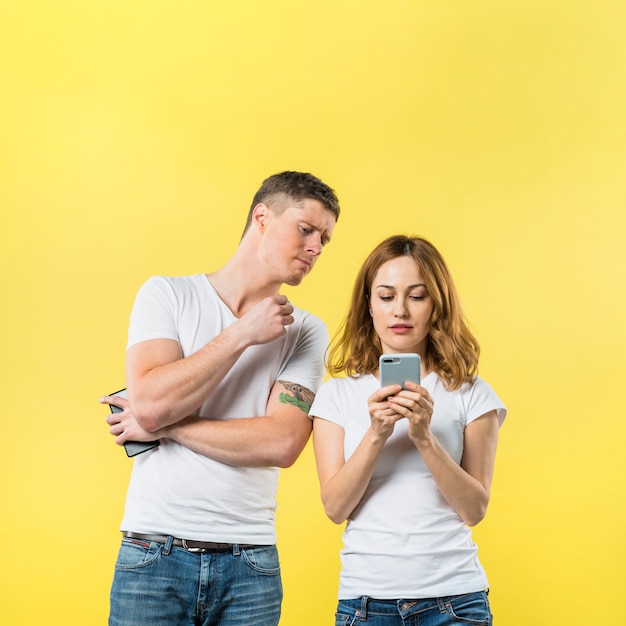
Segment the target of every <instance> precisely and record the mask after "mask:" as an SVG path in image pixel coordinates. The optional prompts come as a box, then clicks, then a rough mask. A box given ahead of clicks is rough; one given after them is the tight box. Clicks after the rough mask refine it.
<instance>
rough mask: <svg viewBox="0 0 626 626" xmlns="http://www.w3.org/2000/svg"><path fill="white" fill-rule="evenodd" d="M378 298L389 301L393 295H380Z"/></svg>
mask: <svg viewBox="0 0 626 626" xmlns="http://www.w3.org/2000/svg"><path fill="white" fill-rule="evenodd" d="M380 299H381V300H382V301H383V302H389V301H391V300H393V296H380Z"/></svg>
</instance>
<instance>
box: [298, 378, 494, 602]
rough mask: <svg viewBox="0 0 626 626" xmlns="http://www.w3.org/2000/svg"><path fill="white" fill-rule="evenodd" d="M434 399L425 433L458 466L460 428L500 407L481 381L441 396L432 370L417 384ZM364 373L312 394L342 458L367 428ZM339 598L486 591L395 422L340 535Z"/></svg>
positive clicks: (470, 553) (469, 550)
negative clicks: (334, 432) (338, 430)
mask: <svg viewBox="0 0 626 626" xmlns="http://www.w3.org/2000/svg"><path fill="white" fill-rule="evenodd" d="M422 385H423V386H424V387H425V388H426V389H428V391H429V393H430V394H431V396H432V397H433V400H434V412H433V416H432V420H431V429H432V431H433V433H434V434H435V436H436V437H437V439H438V440H439V441H440V442H441V445H442V446H443V447H444V448H445V449H446V451H447V452H448V453H449V454H450V456H451V457H452V458H453V459H454V460H455V461H456V462H457V463H459V464H460V462H461V458H462V456H463V431H464V429H465V426H467V424H469V423H470V422H472V421H473V420H475V419H476V418H478V417H480V416H481V415H484V414H485V413H488V412H489V411H492V410H494V409H495V410H496V411H497V412H498V419H499V421H500V424H502V422H503V421H504V418H505V416H506V409H505V408H504V405H503V404H502V402H501V401H500V400H499V398H498V397H497V396H496V394H495V393H494V392H493V390H492V389H491V387H490V386H489V385H488V384H487V383H486V382H485V381H483V380H481V379H477V380H476V381H475V382H474V383H473V384H471V385H469V384H466V385H464V386H463V387H462V388H461V389H460V390H459V391H452V392H450V391H446V389H445V388H444V386H443V383H442V381H441V380H440V378H439V377H438V376H437V374H435V373H430V374H428V375H427V376H426V377H424V379H423V380H422ZM379 386H380V383H379V381H378V380H377V379H376V377H374V376H372V375H366V376H361V377H357V378H333V379H330V380H328V381H327V382H326V383H324V384H323V385H322V387H321V388H320V389H319V391H318V393H317V395H316V397H315V400H314V402H313V405H312V407H311V411H310V415H312V416H315V417H316V418H323V419H325V420H328V421H331V422H333V423H335V424H338V425H339V426H341V427H342V428H343V429H344V433H345V443H344V454H345V458H346V459H348V458H349V457H350V456H351V455H352V453H353V452H354V450H355V449H356V447H357V446H358V444H359V443H360V441H361V439H362V438H363V435H364V434H365V432H366V431H367V429H368V427H369V425H370V416H369V411H368V407H367V399H368V397H369V396H370V395H371V394H372V393H373V392H374V391H375V390H376V389H377V388H378V387H379ZM341 563H342V569H341V575H340V585H339V598H340V599H350V598H358V597H361V596H369V597H372V598H378V599H398V598H432V597H441V596H447V595H455V594H460V593H470V592H474V591H480V590H483V589H485V588H487V586H488V584H487V577H486V575H485V572H484V570H483V568H482V566H481V564H480V562H479V560H478V554H477V548H476V545H475V544H474V542H473V541H472V534H471V530H470V529H469V528H468V527H467V526H466V525H465V524H464V523H463V521H462V520H461V518H460V517H459V516H458V515H457V514H456V513H455V512H454V510H453V509H452V507H451V506H450V505H449V504H448V503H447V502H446V501H445V500H444V498H443V496H442V495H441V493H440V492H439V489H438V488H437V485H436V484H435V481H434V480H433V478H432V476H431V475H430V473H429V471H428V469H427V468H426V465H425V463H424V461H423V459H422V457H421V455H420V453H419V452H418V451H417V448H416V447H415V445H414V444H413V443H412V442H411V441H410V439H409V438H408V422H407V421H406V420H400V421H399V422H398V423H396V426H395V428H394V432H393V434H392V435H391V437H389V439H388V440H387V442H386V444H385V447H384V448H383V450H382V452H381V454H380V457H379V459H378V462H377V464H376V467H375V469H374V474H373V476H372V480H371V481H370V484H369V486H368V487H367V490H366V492H365V494H364V496H363V498H362V500H361V502H360V503H359V504H358V506H357V507H356V509H355V510H354V511H353V512H352V515H351V516H350V518H349V519H348V522H347V525H346V529H345V531H344V534H343V550H342V552H341Z"/></svg>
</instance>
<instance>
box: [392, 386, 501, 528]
mask: <svg viewBox="0 0 626 626" xmlns="http://www.w3.org/2000/svg"><path fill="white" fill-rule="evenodd" d="M407 387H408V390H407V391H403V392H401V393H400V394H398V395H397V396H395V397H394V398H390V402H391V404H392V405H393V406H395V408H396V410H397V411H398V412H399V413H402V414H403V415H405V416H406V417H407V418H408V420H409V438H410V439H411V441H413V443H414V444H415V446H416V448H417V449H418V450H419V452H420V454H421V455H422V458H423V459H424V462H425V463H426V466H427V467H428V469H429V471H430V473H431V475H432V477H433V479H434V481H435V483H436V484H437V487H438V488H439V491H440V492H441V494H442V495H443V497H444V498H445V499H446V501H447V502H448V504H449V505H450V506H451V507H452V508H453V509H454V510H455V511H456V512H457V514H458V515H459V516H460V517H461V519H462V520H463V521H464V522H465V523H466V524H467V525H468V526H475V525H476V524H478V522H480V521H481V520H482V519H483V518H484V517H485V514H486V513H487V506H488V504H489V497H490V493H491V482H492V480H493V471H494V465H495V459H496V448H497V446H498V431H499V423H498V416H497V412H496V411H489V412H488V413H485V414H484V415H482V416H480V417H479V418H477V419H476V420H474V421H473V422H471V423H470V424H468V425H467V426H466V428H465V431H464V434H463V458H462V460H461V465H458V464H457V463H456V462H455V461H454V459H452V457H451V456H450V455H449V454H448V453H447V452H446V450H445V449H444V448H443V446H442V445H441V443H440V442H439V440H438V439H437V437H435V435H434V434H433V433H432V431H431V430H430V418H431V416H432V401H431V400H430V397H429V396H427V395H426V394H424V393H423V392H424V391H425V390H424V389H422V388H419V387H418V386H417V385H414V384H413V383H408V385H407Z"/></svg>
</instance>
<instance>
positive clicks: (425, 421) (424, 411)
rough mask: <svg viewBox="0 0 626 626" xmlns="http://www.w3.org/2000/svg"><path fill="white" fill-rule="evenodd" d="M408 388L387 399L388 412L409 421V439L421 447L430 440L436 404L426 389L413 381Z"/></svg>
mask: <svg viewBox="0 0 626 626" xmlns="http://www.w3.org/2000/svg"><path fill="white" fill-rule="evenodd" d="M406 386H407V388H406V389H402V388H400V391H399V392H397V393H396V394H395V395H392V396H389V398H387V404H388V407H389V409H388V410H390V411H391V412H392V413H393V414H395V415H398V416H400V417H406V418H407V419H408V420H409V438H410V439H411V441H413V442H414V443H415V445H416V446H418V447H419V444H420V443H422V442H426V441H428V440H429V439H430V436H431V432H430V420H431V418H432V416H433V408H434V403H433V399H432V398H431V396H430V394H429V393H428V390H427V389H426V388H425V387H422V386H421V385H418V384H417V383H413V382H411V381H407V383H406ZM395 387H396V388H397V387H399V385H395Z"/></svg>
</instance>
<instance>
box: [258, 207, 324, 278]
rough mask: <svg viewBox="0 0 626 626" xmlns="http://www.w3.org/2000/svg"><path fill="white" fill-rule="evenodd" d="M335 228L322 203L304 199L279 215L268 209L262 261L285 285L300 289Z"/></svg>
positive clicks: (261, 249) (261, 252)
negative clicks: (299, 286)
mask: <svg viewBox="0 0 626 626" xmlns="http://www.w3.org/2000/svg"><path fill="white" fill-rule="evenodd" d="M334 228H335V216H334V214H333V213H332V212H331V211H329V210H328V209H327V208H326V207H325V206H324V205H323V204H322V203H321V202H319V201H318V200H313V199H310V198H306V199H304V200H299V201H297V202H292V203H290V204H289V206H288V207H287V208H286V209H284V210H283V211H282V212H281V213H276V212H274V211H272V210H271V209H270V211H268V213H267V215H266V218H265V221H264V232H263V239H262V241H261V247H260V255H261V260H262V261H263V263H264V264H265V265H266V267H267V268H268V270H269V271H270V273H271V274H272V275H273V276H274V277H275V278H276V279H277V280H280V282H282V283H285V284H287V285H299V284H300V282H302V279H303V278H304V277H305V276H306V275H307V274H308V273H309V272H310V271H311V270H312V269H313V266H314V265H315V262H316V261H317V259H318V257H319V256H320V254H321V253H322V250H323V248H324V246H325V245H326V244H327V243H328V242H329V241H330V238H331V236H332V234H333V229H334Z"/></svg>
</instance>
